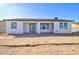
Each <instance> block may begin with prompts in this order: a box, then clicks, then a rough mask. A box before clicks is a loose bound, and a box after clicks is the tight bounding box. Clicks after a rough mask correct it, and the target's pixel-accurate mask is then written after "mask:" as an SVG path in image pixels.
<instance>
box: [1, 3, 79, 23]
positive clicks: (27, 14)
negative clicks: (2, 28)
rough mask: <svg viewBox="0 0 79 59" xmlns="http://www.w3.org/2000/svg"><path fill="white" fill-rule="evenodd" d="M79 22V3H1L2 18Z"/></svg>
mask: <svg viewBox="0 0 79 59" xmlns="http://www.w3.org/2000/svg"><path fill="white" fill-rule="evenodd" d="M54 17H58V18H61V19H69V20H75V21H78V22H79V4H77V3H74V4H73V3H70V4H68V3H63V4H62V3H40V4H39V3H36V4H34V3H30V4H29V3H3V4H0V19H5V18H54Z"/></svg>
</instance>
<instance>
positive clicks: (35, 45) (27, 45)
mask: <svg viewBox="0 0 79 59" xmlns="http://www.w3.org/2000/svg"><path fill="white" fill-rule="evenodd" d="M42 45H79V43H50V44H26V45H0V46H5V47H37V46H42Z"/></svg>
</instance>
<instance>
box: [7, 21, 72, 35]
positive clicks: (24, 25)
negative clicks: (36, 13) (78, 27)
mask: <svg viewBox="0 0 79 59" xmlns="http://www.w3.org/2000/svg"><path fill="white" fill-rule="evenodd" d="M11 22H17V29H11ZM29 23H36V32H37V33H38V34H40V33H44V32H52V33H71V32H72V31H71V29H72V22H67V23H68V29H66V30H65V29H63V30H61V29H60V28H59V25H60V22H50V21H43V22H42V21H25V22H24V21H6V33H8V34H23V33H29ZM40 23H50V24H49V29H40ZM51 23H54V29H52V24H51Z"/></svg>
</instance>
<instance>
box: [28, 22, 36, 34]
mask: <svg viewBox="0 0 79 59" xmlns="http://www.w3.org/2000/svg"><path fill="white" fill-rule="evenodd" d="M33 28H34V29H33ZM29 32H30V33H36V23H29Z"/></svg>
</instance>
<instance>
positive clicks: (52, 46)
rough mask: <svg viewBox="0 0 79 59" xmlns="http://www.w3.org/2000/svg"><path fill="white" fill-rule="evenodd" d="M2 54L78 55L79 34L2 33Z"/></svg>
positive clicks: (0, 41) (0, 43)
mask: <svg viewBox="0 0 79 59" xmlns="http://www.w3.org/2000/svg"><path fill="white" fill-rule="evenodd" d="M0 54H1V55H24V54H25V55H63V54H66V55H72V54H73V55H76V54H79V35H52V34H49V35H36V34H35V35H6V34H0Z"/></svg>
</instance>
